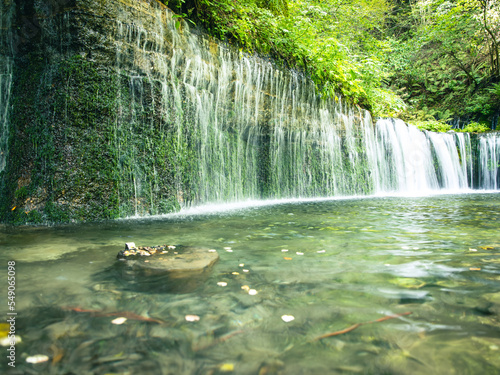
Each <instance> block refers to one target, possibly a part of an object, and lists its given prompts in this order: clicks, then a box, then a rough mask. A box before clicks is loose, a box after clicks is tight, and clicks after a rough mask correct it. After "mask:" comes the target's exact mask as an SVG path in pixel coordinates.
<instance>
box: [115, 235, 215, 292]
mask: <svg viewBox="0 0 500 375" xmlns="http://www.w3.org/2000/svg"><path fill="white" fill-rule="evenodd" d="M117 258H118V260H119V261H120V263H122V266H123V267H124V272H122V276H123V277H124V278H125V279H128V280H129V281H131V282H132V283H133V284H134V285H135V286H136V287H139V289H149V288H151V289H155V290H163V291H171V292H190V291H192V290H194V289H195V288H196V287H198V286H199V285H200V283H202V282H203V281H204V280H205V279H206V277H207V276H208V275H209V273H210V270H211V268H212V266H213V265H214V264H215V263H216V262H217V260H218V259H219V254H218V253H217V252H216V251H213V250H212V249H206V248H201V247H193V246H173V245H161V246H151V247H149V246H139V247H137V246H136V245H135V243H133V242H129V243H126V244H125V249H124V250H122V251H120V252H119V253H118V255H117ZM134 289H137V288H134ZM151 291H153V290H151Z"/></svg>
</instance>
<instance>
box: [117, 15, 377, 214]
mask: <svg viewBox="0 0 500 375" xmlns="http://www.w3.org/2000/svg"><path fill="white" fill-rule="evenodd" d="M157 12H158V13H157V14H156V24H155V27H154V29H152V28H147V27H145V26H143V25H140V24H139V23H134V24H130V23H127V22H126V20H125V19H124V20H123V21H119V22H118V25H117V28H116V30H117V31H116V33H117V35H116V39H117V40H118V47H117V67H118V69H119V71H120V75H121V76H128V78H127V79H126V80H125V81H126V82H125V85H127V86H128V90H125V91H128V92H127V93H126V94H124V97H126V99H127V101H125V102H123V104H122V107H121V110H120V113H121V115H120V116H121V117H120V118H119V119H118V120H117V121H116V124H117V127H118V129H117V133H119V134H122V135H125V133H127V135H125V137H128V138H129V139H130V140H131V141H130V142H134V141H133V139H136V138H138V137H141V138H142V142H148V138H147V135H145V131H144V130H145V128H150V127H153V124H152V122H149V123H148V122H146V123H144V121H143V119H142V117H141V116H139V115H138V114H144V113H145V112H146V111H147V108H145V104H144V103H145V100H144V97H145V96H148V95H149V96H153V94H152V92H153V91H155V90H157V91H159V92H160V95H158V96H157V97H158V99H157V100H156V101H155V100H154V99H150V100H149V105H150V106H151V105H153V106H155V107H158V108H157V109H158V111H159V112H160V113H161V114H162V116H164V119H163V120H162V123H161V127H163V129H164V130H167V129H170V130H172V129H173V132H171V134H175V137H174V139H170V140H167V139H166V140H165V141H166V142H172V152H173V153H174V154H175V155H176V160H174V162H173V163H172V168H173V173H172V178H173V179H174V180H175V186H176V189H177V191H176V195H177V198H178V199H179V200H180V201H181V204H183V205H187V204H189V203H200V202H228V201H237V200H242V199H256V198H263V197H266V198H267V197H269V198H271V197H272V198H286V197H311V196H328V195H339V194H341V195H353V194H367V193H369V192H370V191H371V189H372V185H373V182H372V180H373V179H372V177H371V176H370V171H369V168H368V164H367V160H366V155H365V149H366V139H365V137H364V136H363V133H366V132H370V130H369V129H370V127H371V120H370V118H369V114H368V113H367V112H365V111H360V110H353V109H349V108H347V107H343V105H342V103H341V102H338V103H335V102H332V101H330V100H324V99H321V98H319V96H318V95H317V94H316V93H315V89H314V85H313V83H312V82H311V81H310V80H308V79H306V78H305V77H303V76H302V75H301V74H298V73H294V72H292V73H286V72H283V71H282V70H279V69H276V68H275V67H274V66H273V64H272V63H271V62H269V61H266V60H263V59H261V58H258V57H254V56H247V55H240V54H239V53H238V52H235V51H233V50H232V49H231V48H229V47H227V46H224V45H220V44H216V43H215V42H212V41H210V40H207V39H204V38H202V37H198V36H195V35H194V34H192V33H190V32H189V31H186V30H184V31H179V30H178V27H179V24H178V23H177V21H176V20H174V19H172V15H171V13H170V12H169V11H167V10H162V9H158V10H157ZM165 20H166V21H165ZM176 26H177V27H176ZM182 28H187V26H186V25H183V26H182ZM153 30H154V31H153ZM131 61H133V62H134V65H135V66H139V67H141V71H140V72H137V73H136V74H134V73H131V72H130V69H129V66H130V62H131ZM155 85H158V86H159V87H161V89H156V88H155ZM148 92H149V93H150V94H147V93H148ZM151 110H152V111H154V109H151ZM123 141H124V139H122V140H121V141H120V142H123ZM130 142H124V143H125V145H124V146H123V147H120V155H119V158H120V160H122V161H123V160H125V159H127V160H128V162H125V163H122V165H123V170H122V174H123V175H124V176H125V178H124V179H123V181H122V193H121V195H122V197H133V201H134V202H135V204H134V208H133V209H134V212H135V213H136V214H137V213H139V214H140V213H141V210H140V209H139V207H138V205H137V202H141V204H139V206H140V205H142V206H147V205H148V202H149V201H153V202H154V201H155V200H156V198H152V197H151V195H154V194H155V193H154V191H155V187H154V186H156V181H152V179H151V175H150V173H149V172H148V171H147V170H146V168H147V167H148V166H147V165H144V164H143V162H142V161H139V159H138V158H137V156H138V155H139V154H140V153H141V152H140V150H139V148H140V146H137V145H136V146H132V147H131V145H130ZM127 155H128V156H127ZM186 160H188V161H189V166H186V164H187V163H186ZM188 169H189V170H188ZM186 174H189V176H190V181H189V183H188V186H187V189H188V190H189V189H190V190H191V192H188V191H186V181H185V180H183V177H185V176H186ZM147 176H149V177H147ZM132 186H133V189H134V190H133V191H132V189H131V187H132ZM156 190H158V189H156ZM149 210H150V211H151V207H150V208H149ZM129 211H130V210H129Z"/></svg>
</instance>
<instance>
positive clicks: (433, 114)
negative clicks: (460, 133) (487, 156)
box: [387, 0, 500, 121]
mask: <svg viewBox="0 0 500 375" xmlns="http://www.w3.org/2000/svg"><path fill="white" fill-rule="evenodd" d="M396 10H397V11H398V12H397V13H398V14H399V15H400V16H401V18H400V19H393V20H392V22H393V24H392V25H391V34H392V35H391V36H390V38H389V44H390V46H391V52H390V53H389V54H388V58H389V59H388V62H387V63H388V65H389V66H390V67H391V68H390V71H391V74H390V76H389V79H388V81H389V83H390V87H391V88H392V89H393V90H395V91H397V92H399V93H400V94H401V96H402V97H403V99H404V100H405V101H407V103H408V104H409V107H408V111H407V112H408V113H406V115H407V116H408V117H413V118H418V119H428V118H433V119H438V120H446V119H448V118H450V117H460V116H467V117H473V118H476V119H481V120H485V121H486V120H490V121H491V118H492V116H493V114H494V113H495V112H496V111H498V110H500V104H499V100H498V93H497V88H498V86H497V85H498V83H496V82H498V81H499V80H500V75H499V70H498V63H499V59H498V42H497V41H496V38H494V37H493V36H492V35H498V33H499V32H500V23H498V22H497V21H495V20H498V18H499V17H500V2H494V1H491V0H454V1H446V0H428V1H415V2H412V3H411V5H410V4H406V3H404V2H403V3H401V4H398V5H397V7H396Z"/></svg>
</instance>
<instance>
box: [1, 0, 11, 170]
mask: <svg viewBox="0 0 500 375" xmlns="http://www.w3.org/2000/svg"><path fill="white" fill-rule="evenodd" d="M13 12H14V5H13V3H12V2H11V1H4V2H3V3H2V4H0V172H2V171H3V170H4V169H5V165H6V158H7V153H8V144H7V142H8V136H9V127H8V120H9V108H10V95H11V86H12V68H13V55H14V53H13V48H12V35H11V34H12V28H11V19H12V13H13Z"/></svg>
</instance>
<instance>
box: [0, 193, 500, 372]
mask: <svg viewBox="0 0 500 375" xmlns="http://www.w3.org/2000/svg"><path fill="white" fill-rule="evenodd" d="M499 212H500V196H499V195H498V194H475V195H462V196H435V197H426V198H416V197H415V198H364V199H346V200H325V201H311V202H303V203H290V204H278V205H269V206H263V207H256V208H246V209H241V210H239V211H234V212H225V213H224V212H223V213H219V214H212V215H190V214H185V215H177V216H172V217H163V218H156V219H153V218H151V219H147V220H146V219H142V220H141V219H134V220H122V221H114V222H109V223H101V224H92V225H68V226H58V227H52V228H46V227H44V228H9V227H4V228H2V229H1V230H0V246H1V248H2V252H1V253H0V260H1V264H3V265H4V266H3V268H4V270H6V269H7V266H6V264H7V261H8V260H12V259H13V260H16V262H17V266H16V268H17V271H16V277H17V279H16V308H17V312H18V317H17V322H16V328H17V332H16V333H17V334H18V335H19V336H20V337H21V339H22V342H21V343H19V344H18V345H17V352H16V365H17V366H16V368H15V369H10V368H8V366H7V361H6V360H5V359H4V360H2V361H1V365H0V366H1V367H0V369H1V370H2V371H3V370H7V371H9V373H12V374H32V373H33V374H36V373H39V374H176V375H179V374H220V373H234V374H256V375H257V374H258V375H264V374H267V375H271V374H286V375H289V374H292V375H294V374H314V375H316V374H318V375H323V374H337V373H339V374H341V373H342V374H343V373H346V374H350V373H370V374H381V373H384V374H445V373H461V374H478V373H481V374H497V373H498V372H499V371H500V320H499V316H500V315H499V314H500V292H499V289H500V288H499V287H500V256H499V254H500V236H499V233H500V232H499V229H500V224H499V221H500V218H499ZM125 242H135V243H136V244H138V245H158V244H183V245H190V246H202V247H206V248H215V249H217V251H218V252H219V255H220V260H219V262H218V263H217V264H216V265H215V266H214V268H213V269H212V272H211V274H210V275H208V277H207V278H206V279H203V280H195V281H196V283H194V281H193V282H192V284H191V285H185V284H182V285H168V287H166V286H165V284H166V283H187V281H186V280H182V279H181V280H167V279H165V278H162V277H157V278H148V279H141V278H137V277H134V275H131V274H130V273H125V272H124V271H123V269H122V268H120V267H119V266H118V265H117V263H116V260H115V258H116V254H117V253H118V251H119V250H121V249H122V248H123V247H124V243H125ZM225 248H230V249H225ZM228 250H229V251H228ZM2 275H3V276H2V277H3V278H2V280H4V281H3V282H4V283H5V284H6V281H5V280H6V276H5V275H6V272H4V271H2ZM3 290H5V289H3ZM250 290H254V292H252V293H249V291H250ZM0 306H1V308H0V311H1V312H2V314H3V316H6V312H7V299H6V294H5V293H3V294H2V295H1V296H0ZM407 312H411V314H408V315H402V316H398V317H395V318H391V319H387V320H382V321H379V322H374V321H375V320H377V319H380V318H383V317H385V316H392V315H397V314H402V313H407ZM186 316H190V317H189V318H188V320H187V319H186ZM290 316H291V317H292V318H293V319H292V318H290ZM119 317H125V318H127V320H126V321H125V322H124V323H123V324H113V323H112V321H114V320H115V319H116V318H119ZM197 317H199V320H198V318H197ZM115 322H116V321H115ZM365 322H370V324H363V325H360V326H356V327H355V329H352V330H346V329H347V328H349V327H351V328H352V326H353V325H354V324H357V323H365ZM344 330H346V332H345V333H341V334H338V335H334V336H331V337H328V338H324V339H320V340H314V339H315V338H317V337H319V336H321V335H325V334H328V333H333V332H337V331H338V332H342V331H344ZM36 354H45V355H47V356H48V357H49V360H48V361H46V362H43V363H39V364H30V363H27V362H26V359H27V358H28V357H29V356H34V355H36Z"/></svg>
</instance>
